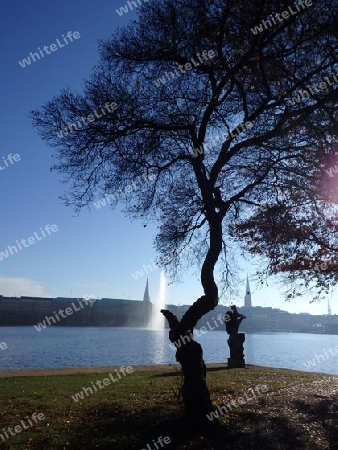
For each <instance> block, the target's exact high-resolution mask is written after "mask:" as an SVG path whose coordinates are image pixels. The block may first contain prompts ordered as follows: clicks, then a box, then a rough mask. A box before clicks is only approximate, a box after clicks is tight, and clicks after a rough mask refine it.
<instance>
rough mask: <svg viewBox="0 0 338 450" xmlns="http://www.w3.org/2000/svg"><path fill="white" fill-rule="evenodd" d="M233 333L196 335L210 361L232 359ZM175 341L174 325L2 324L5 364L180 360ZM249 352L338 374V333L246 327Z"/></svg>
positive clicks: (272, 362) (265, 362)
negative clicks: (256, 330)
mask: <svg viewBox="0 0 338 450" xmlns="http://www.w3.org/2000/svg"><path fill="white" fill-rule="evenodd" d="M227 339H228V335H227V334H226V333H225V332H223V331H209V332H207V333H206V334H204V335H201V336H200V337H197V338H196V340H197V341H198V342H200V343H201V345H202V347H203V353H204V360H205V362H207V363H211V362H215V363H221V362H223V363H224V362H227V358H228V357H229V347H228V344H227ZM2 342H5V343H6V344H7V348H6V349H4V350H2V349H1V343H2ZM169 344H170V341H169V339H168V330H146V329H140V328H110V327H109V328H105V327H55V326H53V327H47V328H46V329H44V330H41V331H39V332H38V331H36V330H35V328H34V327H33V326H25V327H0V370H4V369H27V368H32V369H35V368H61V367H101V366H112V365H113V366H119V365H130V366H133V365H140V364H170V363H176V360H175V351H174V350H173V349H172V348H171V347H170V345H169ZM330 349H331V350H330ZM244 353H245V361H246V362H247V363H248V364H257V365H262V366H270V367H282V368H287V369H299V370H305V371H306V370H308V371H311V372H323V373H328V374H335V375H338V335H324V334H306V333H252V334H249V333H246V340H245V343H244ZM309 360H312V363H311V364H310V363H309ZM307 367H308V369H307Z"/></svg>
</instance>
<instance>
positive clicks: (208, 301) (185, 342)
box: [161, 221, 222, 424]
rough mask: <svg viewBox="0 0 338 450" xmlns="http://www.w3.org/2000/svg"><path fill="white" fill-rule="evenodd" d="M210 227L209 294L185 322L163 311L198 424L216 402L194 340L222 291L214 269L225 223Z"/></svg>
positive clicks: (190, 413) (188, 409)
mask: <svg viewBox="0 0 338 450" xmlns="http://www.w3.org/2000/svg"><path fill="white" fill-rule="evenodd" d="M216 225H217V226H213V227H210V248H209V251H208V253H207V255H206V258H205V260H204V263H203V266H202V270H201V282H202V285H203V289H204V292H205V295H203V296H202V297H200V298H199V299H198V300H197V301H196V302H195V303H193V305H191V307H190V308H189V309H188V311H187V312H186V313H185V314H184V316H183V317H182V319H181V321H179V320H178V319H177V317H176V316H175V315H174V314H172V313H171V312H170V311H168V310H161V312H162V313H163V315H164V316H165V317H166V319H167V320H168V323H169V327H170V331H169V339H170V340H171V342H172V343H173V344H174V345H176V348H177V351H176V360H177V361H178V362H179V363H180V364H181V366H182V372H183V377H184V383H183V387H182V397H183V401H184V405H185V416H186V419H187V420H188V421H189V422H191V423H194V424H198V423H203V422H206V421H207V417H206V415H207V414H209V413H210V412H211V411H212V403H211V399H210V394H209V390H208V388H207V384H206V366H205V363H204V360H203V351H202V347H201V345H200V344H199V343H198V342H196V341H194V338H193V329H194V327H195V325H196V323H197V322H198V320H199V319H200V318H201V317H203V316H204V314H206V313H207V312H209V311H211V310H212V309H214V308H215V306H217V304H218V290H217V286H216V283H215V280H214V275H213V273H214V267H215V264H216V262H217V260H218V257H219V254H220V252H221V250H222V224H221V221H219V222H218V223H217V224H216Z"/></svg>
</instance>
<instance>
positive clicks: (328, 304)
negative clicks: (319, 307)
mask: <svg viewBox="0 0 338 450" xmlns="http://www.w3.org/2000/svg"><path fill="white" fill-rule="evenodd" d="M327 315H328V316H332V312H331V306H330V300H329V299H327Z"/></svg>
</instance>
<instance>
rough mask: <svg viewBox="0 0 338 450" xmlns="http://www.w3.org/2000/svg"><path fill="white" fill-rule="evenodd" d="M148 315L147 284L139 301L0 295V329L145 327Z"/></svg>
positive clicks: (149, 307)
mask: <svg viewBox="0 0 338 450" xmlns="http://www.w3.org/2000/svg"><path fill="white" fill-rule="evenodd" d="M67 311H68V312H67ZM151 311H152V304H151V303H150V296H149V285H148V280H147V284H146V288H145V292H144V296H143V301H140V300H124V299H114V298H102V299H98V300H91V301H86V300H85V299H75V298H66V297H57V298H41V297H4V296H2V295H0V326H1V325H36V324H38V323H43V322H44V323H45V324H46V325H59V326H66V325H68V326H85V325H91V326H116V327H123V326H126V327H127V326H129V327H147V326H148V322H149V319H150V317H151Z"/></svg>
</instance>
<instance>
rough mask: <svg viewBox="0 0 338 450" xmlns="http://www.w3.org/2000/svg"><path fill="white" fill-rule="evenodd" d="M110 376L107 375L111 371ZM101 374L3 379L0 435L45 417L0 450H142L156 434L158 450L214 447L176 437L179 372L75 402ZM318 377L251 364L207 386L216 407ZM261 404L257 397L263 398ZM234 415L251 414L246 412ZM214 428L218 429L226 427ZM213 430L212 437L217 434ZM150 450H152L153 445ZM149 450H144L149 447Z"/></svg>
mask: <svg viewBox="0 0 338 450" xmlns="http://www.w3.org/2000/svg"><path fill="white" fill-rule="evenodd" d="M112 373H113V372H112ZM106 376H107V374H104V373H93V374H81V375H60V376H59V375H58V376H34V377H9V378H1V389H0V433H3V428H5V430H6V429H7V427H8V426H10V427H12V428H14V427H15V425H19V424H20V421H21V420H27V418H28V417H31V416H32V414H33V413H34V412H37V413H40V412H41V413H43V414H44V416H45V420H43V421H41V422H38V423H37V424H36V425H35V426H33V427H30V428H29V429H27V430H24V431H22V432H21V433H17V434H15V436H11V437H10V438H9V439H6V440H5V442H2V439H1V437H0V449H1V450H2V449H6V450H7V449H9V450H12V449H13V450H14V449H15V450H24V449H30V450H35V449H36V450H38V449H39V450H41V449H48V450H53V449H71V450H80V449H81V450H83V449H138V450H141V449H144V448H146V445H147V443H148V444H149V445H153V444H152V440H153V439H155V440H157V438H158V437H159V436H163V437H165V436H169V437H170V438H171V440H172V442H173V445H165V447H164V449H165V450H169V449H172V448H180V449H188V448H194V449H206V448H213V447H212V446H209V444H207V441H208V440H210V445H211V444H212V439H213V434H211V435H210V436H209V437H206V436H199V433H195V434H194V433H191V432H190V434H189V433H188V434H184V433H183V434H182V433H178V428H179V426H180V424H181V417H182V407H181V403H180V401H179V399H178V397H179V386H180V383H181V377H180V376H179V373H178V371H177V369H175V368H173V367H172V366H168V370H167V371H165V372H163V371H158V370H149V371H137V370H134V372H132V373H131V374H129V375H126V376H125V377H124V378H122V379H121V380H120V381H118V382H115V383H112V384H111V385H109V386H106V387H104V388H103V389H101V390H98V392H94V393H93V394H92V395H89V396H88V397H85V398H84V400H81V401H79V402H78V403H75V402H74V401H73V400H72V398H71V395H74V394H75V393H76V392H79V391H81V390H82V388H83V387H88V386H91V382H96V381H97V380H100V381H101V380H103V378H105V377H106ZM319 378H322V376H321V375H316V374H310V373H303V372H296V371H287V370H279V369H269V368H260V367H254V366H250V367H248V368H246V369H231V370H227V369H225V368H224V369H223V368H222V369H220V368H215V369H213V368H211V369H209V370H208V374H207V381H208V387H209V389H210V393H211V396H212V400H213V403H214V405H215V406H217V405H222V404H224V403H225V401H226V400H227V401H229V399H231V398H236V397H238V396H241V395H242V394H243V393H244V392H245V391H247V390H248V389H249V388H254V387H255V386H257V385H258V384H266V385H267V386H268V390H269V392H272V391H275V390H279V389H282V388H289V387H292V386H295V385H297V384H302V383H307V382H310V381H313V380H315V379H319ZM262 401H263V399H262ZM234 414H237V415H240V414H242V415H243V417H244V416H245V415H248V414H249V415H250V414H252V412H251V411H248V410H247V409H246V408H245V407H241V408H238V410H237V409H236V410H235V411H234ZM224 426H225V425H224V424H221V425H220V429H221V428H222V427H224ZM221 432H222V431H221V430H218V431H217V433H218V434H219V433H221ZM151 448H152V449H155V447H153V446H152V447H151ZM147 450H148V449H147Z"/></svg>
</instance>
